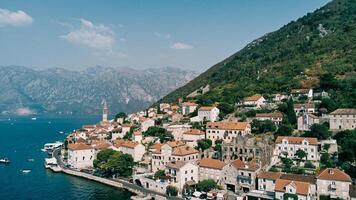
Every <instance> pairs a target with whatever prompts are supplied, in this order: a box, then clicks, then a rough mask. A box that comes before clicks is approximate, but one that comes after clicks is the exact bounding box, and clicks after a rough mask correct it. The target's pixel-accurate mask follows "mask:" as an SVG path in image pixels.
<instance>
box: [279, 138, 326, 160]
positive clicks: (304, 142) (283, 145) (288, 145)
mask: <svg viewBox="0 0 356 200" xmlns="http://www.w3.org/2000/svg"><path fill="white" fill-rule="evenodd" d="M298 150H303V151H304V152H305V153H306V156H307V158H306V159H307V160H310V161H314V162H316V161H319V159H320V158H319V151H318V139H317V138H312V137H291V136H278V137H277V139H276V147H275V151H274V157H275V158H274V159H275V160H279V157H280V156H286V157H287V158H292V159H293V158H296V152H297V151H298Z"/></svg>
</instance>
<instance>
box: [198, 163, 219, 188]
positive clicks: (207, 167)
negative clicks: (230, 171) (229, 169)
mask: <svg viewBox="0 0 356 200" xmlns="http://www.w3.org/2000/svg"><path fill="white" fill-rule="evenodd" d="M197 164H198V166H199V180H200V181H202V180H206V179H213V180H214V181H215V182H217V183H218V184H220V183H221V179H222V175H223V174H222V170H223V168H224V166H225V163H224V162H222V161H220V160H216V159H211V158H203V159H201V160H198V161H197Z"/></svg>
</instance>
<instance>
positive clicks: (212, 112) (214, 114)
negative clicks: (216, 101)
mask: <svg viewBox="0 0 356 200" xmlns="http://www.w3.org/2000/svg"><path fill="white" fill-rule="evenodd" d="M219 113H220V110H219V108H217V107H216V106H203V107H200V108H199V109H198V119H199V121H201V122H202V121H209V122H215V121H217V120H218V119H219Z"/></svg>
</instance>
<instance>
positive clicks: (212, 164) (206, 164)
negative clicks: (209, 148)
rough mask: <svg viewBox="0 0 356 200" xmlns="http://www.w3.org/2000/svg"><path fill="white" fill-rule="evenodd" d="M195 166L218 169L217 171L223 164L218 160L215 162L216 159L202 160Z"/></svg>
mask: <svg viewBox="0 0 356 200" xmlns="http://www.w3.org/2000/svg"><path fill="white" fill-rule="evenodd" d="M197 164H198V165H199V166H200V167H204V168H212V169H219V170H221V169H222V168H223V167H224V166H225V163H224V162H222V161H220V160H216V159H211V158H203V159H201V160H199V161H198V162H197Z"/></svg>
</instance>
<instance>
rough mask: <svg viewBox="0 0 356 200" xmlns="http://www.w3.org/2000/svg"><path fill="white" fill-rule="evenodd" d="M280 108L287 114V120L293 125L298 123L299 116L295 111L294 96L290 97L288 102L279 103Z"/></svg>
mask: <svg viewBox="0 0 356 200" xmlns="http://www.w3.org/2000/svg"><path fill="white" fill-rule="evenodd" d="M278 110H279V111H281V112H283V113H284V114H285V118H286V120H287V122H288V123H290V124H291V125H292V126H293V127H294V126H295V125H296V124H297V116H296V115H295V112H294V102H293V99H292V98H289V99H288V101H287V102H285V103H283V104H281V105H279V107H278Z"/></svg>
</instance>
